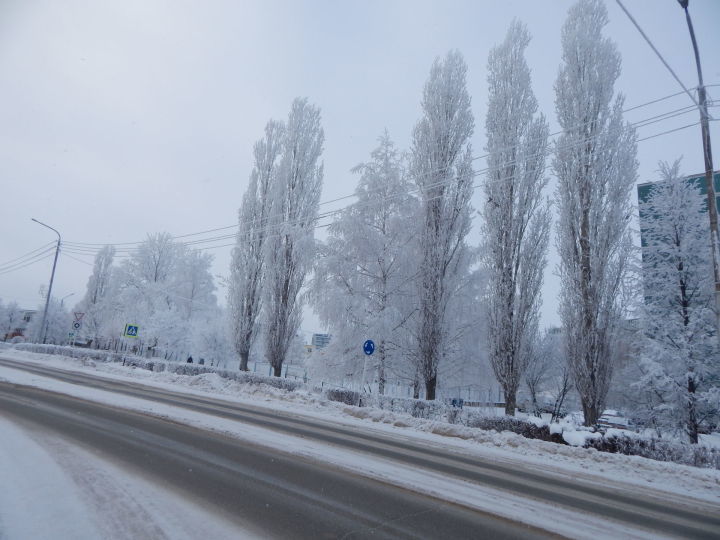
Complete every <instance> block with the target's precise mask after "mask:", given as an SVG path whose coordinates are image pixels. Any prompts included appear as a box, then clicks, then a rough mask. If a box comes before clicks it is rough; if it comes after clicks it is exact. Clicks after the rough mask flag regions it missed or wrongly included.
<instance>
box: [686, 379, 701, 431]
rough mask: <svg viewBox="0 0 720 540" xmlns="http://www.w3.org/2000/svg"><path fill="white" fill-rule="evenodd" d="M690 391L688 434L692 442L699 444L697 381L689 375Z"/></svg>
mask: <svg viewBox="0 0 720 540" xmlns="http://www.w3.org/2000/svg"><path fill="white" fill-rule="evenodd" d="M688 393H689V394H690V400H689V402H688V422H687V434H688V437H689V438H690V442H691V443H692V444H697V443H698V440H699V439H700V434H699V429H698V421H697V410H696V407H695V381H694V380H693V378H692V377H688Z"/></svg>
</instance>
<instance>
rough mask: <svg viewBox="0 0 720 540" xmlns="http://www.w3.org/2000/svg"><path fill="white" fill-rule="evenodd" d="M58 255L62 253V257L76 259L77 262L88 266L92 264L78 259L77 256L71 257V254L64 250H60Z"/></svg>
mask: <svg viewBox="0 0 720 540" xmlns="http://www.w3.org/2000/svg"><path fill="white" fill-rule="evenodd" d="M60 255H62V256H63V257H68V258H69V259H72V260H73V261H77V262H79V263H83V264H87V265H88V266H93V264H92V263H89V262H87V261H83V260H80V259H78V258H76V257H73V256H72V255H68V254H67V253H66V252H65V250H63V251H61V252H60Z"/></svg>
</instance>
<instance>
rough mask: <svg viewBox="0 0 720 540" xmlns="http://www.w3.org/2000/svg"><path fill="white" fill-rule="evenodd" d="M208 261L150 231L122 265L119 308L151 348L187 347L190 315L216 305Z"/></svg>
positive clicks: (189, 344) (197, 313) (185, 349)
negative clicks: (150, 233)
mask: <svg viewBox="0 0 720 540" xmlns="http://www.w3.org/2000/svg"><path fill="white" fill-rule="evenodd" d="M211 261H212V259H211V258H210V256H209V255H207V254H202V253H199V252H197V251H195V250H191V249H188V248H187V246H186V245H184V244H181V243H179V242H176V241H174V240H173V239H172V237H171V236H170V235H169V234H167V233H159V234H153V235H149V236H148V239H147V240H146V241H145V242H143V243H142V244H140V245H139V246H138V248H137V249H136V250H135V251H133V252H132V253H131V256H130V258H129V259H128V260H126V261H124V262H123V264H122V265H121V266H120V268H119V269H118V272H117V274H118V283H119V289H120V291H119V295H118V304H119V311H120V312H121V313H122V316H123V319H124V321H125V322H128V321H132V322H135V323H137V324H139V325H140V338H141V339H142V340H143V342H144V343H145V344H146V345H147V346H148V347H149V348H156V347H161V348H164V349H166V350H171V351H174V352H175V353H176V354H180V353H181V352H182V353H185V352H189V350H190V346H191V341H192V327H193V319H194V317H195V316H196V315H197V316H204V315H203V313H204V311H205V310H213V309H215V308H216V306H217V299H216V298H215V295H214V294H213V291H214V289H215V286H214V284H213V279H212V275H211V274H210V265H211ZM117 330H118V331H121V330H122V327H120V328H118V329H117Z"/></svg>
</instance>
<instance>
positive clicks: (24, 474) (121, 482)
mask: <svg viewBox="0 0 720 540" xmlns="http://www.w3.org/2000/svg"><path fill="white" fill-rule="evenodd" d="M0 433H2V441H1V442H0V480H1V484H0V538H3V539H7V540H25V539H28V538H32V539H33V540H44V539H48V540H51V539H57V538H72V539H74V540H84V539H88V540H94V539H97V538H104V539H107V540H113V539H125V538H173V539H176V538H177V539H188V540H191V539H194V538H201V537H207V538H218V539H231V538H232V539H235V538H240V539H241V538H256V537H257V536H256V535H255V534H252V533H250V532H248V531H244V530H240V529H239V528H238V527H237V526H235V525H233V524H230V523H229V522H227V521H225V520H224V519H222V518H221V517H219V516H217V515H215V514H209V513H208V512H206V511H204V510H202V509H200V508H199V507H198V506H196V505H193V504H191V503H189V502H187V501H185V500H183V499H182V498H181V497H179V496H178V495H176V494H174V493H172V492H169V491H165V490H162V489H160V488H158V487H156V486H155V485H153V484H151V483H150V482H148V481H145V480H143V479H141V478H139V477H138V476H137V475H134V474H132V473H130V472H129V471H127V470H124V469H121V468H119V467H118V466H117V465H115V464H113V463H109V462H107V461H102V460H100V459H99V458H98V457H96V456H95V455H93V454H91V453H89V452H87V451H85V450H83V449H81V448H78V447H77V446H73V445H70V444H69V443H67V442H65V441H63V440H62V439H57V438H52V439H51V438H49V437H47V436H44V435H42V434H41V433H36V432H34V431H32V430H26V429H23V428H22V427H21V426H19V425H16V424H14V423H12V422H10V421H9V420H7V419H5V418H3V417H0Z"/></svg>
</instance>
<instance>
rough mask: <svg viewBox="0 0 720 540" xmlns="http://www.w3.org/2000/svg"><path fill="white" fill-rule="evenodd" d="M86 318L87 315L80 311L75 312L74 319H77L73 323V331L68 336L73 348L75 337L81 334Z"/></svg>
mask: <svg viewBox="0 0 720 540" xmlns="http://www.w3.org/2000/svg"><path fill="white" fill-rule="evenodd" d="M84 316H85V313H82V312H80V311H75V312H73V317H75V321H74V322H73V323H72V331H71V332H70V333H69V334H68V337H69V338H70V346H71V347H74V346H75V336H77V335H78V334H79V333H80V328H82V320H83V317H84Z"/></svg>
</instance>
